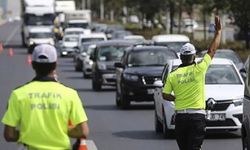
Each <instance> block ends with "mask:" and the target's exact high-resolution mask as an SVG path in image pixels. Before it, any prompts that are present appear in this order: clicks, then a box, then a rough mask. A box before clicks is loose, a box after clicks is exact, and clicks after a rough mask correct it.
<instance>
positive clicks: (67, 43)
mask: <svg viewBox="0 0 250 150" xmlns="http://www.w3.org/2000/svg"><path fill="white" fill-rule="evenodd" d="M63 46H64V47H75V46H77V42H64V43H63Z"/></svg>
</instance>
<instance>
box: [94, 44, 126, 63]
mask: <svg viewBox="0 0 250 150" xmlns="http://www.w3.org/2000/svg"><path fill="white" fill-rule="evenodd" d="M125 48H126V46H105V47H100V48H99V53H98V60H100V61H120V60H121V57H122V56H123V52H124V50H125Z"/></svg>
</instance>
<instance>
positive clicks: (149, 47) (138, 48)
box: [126, 45, 178, 58]
mask: <svg viewBox="0 0 250 150" xmlns="http://www.w3.org/2000/svg"><path fill="white" fill-rule="evenodd" d="M147 50H155V51H156V50H163V51H169V52H172V53H174V54H175V55H176V58H178V55H177V53H176V52H175V51H174V50H172V49H170V48H168V47H166V46H154V45H139V46H136V47H134V46H132V47H131V48H128V49H126V51H128V52H130V51H131V52H133V51H147Z"/></svg>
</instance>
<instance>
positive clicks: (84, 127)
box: [2, 44, 89, 150]
mask: <svg viewBox="0 0 250 150" xmlns="http://www.w3.org/2000/svg"><path fill="white" fill-rule="evenodd" d="M56 63H57V52H56V49H55V47H53V46H51V45H48V44H42V45H38V46H36V47H35V49H34V52H33V53H32V67H33V69H34V70H35V72H36V77H35V78H34V79H33V80H32V81H30V82H28V83H27V84H25V85H23V86H20V87H18V88H16V89H15V90H13V91H12V93H11V96H10V99H9V102H8V108H7V111H6V113H5V115H4V117H3V119H2V122H3V124H5V128H4V137H5V139H6V141H9V142H18V143H20V144H22V146H25V147H27V149H40V150H41V149H43V150H55V149H71V144H70V137H71V138H77V139H79V138H87V136H88V134H89V128H88V124H87V121H88V118H87V115H86V113H85V111H84V109H83V105H82V101H81V100H80V97H79V96H78V94H77V91H75V90H74V89H71V88H69V87H66V86H64V85H63V84H61V83H59V82H57V80H56V78H55V77H56V72H55V70H56ZM69 122H71V124H72V126H73V127H69V126H68V124H69Z"/></svg>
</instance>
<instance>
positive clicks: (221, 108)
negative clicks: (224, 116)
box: [211, 100, 233, 111]
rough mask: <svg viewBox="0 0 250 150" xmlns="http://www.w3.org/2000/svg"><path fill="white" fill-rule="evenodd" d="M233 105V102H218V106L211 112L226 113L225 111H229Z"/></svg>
mask: <svg viewBox="0 0 250 150" xmlns="http://www.w3.org/2000/svg"><path fill="white" fill-rule="evenodd" d="M232 103H233V101H232V100H226V101H216V104H215V105H214V107H213V109H211V110H212V111H224V110H227V108H228V106H229V105H230V104H232Z"/></svg>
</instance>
